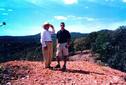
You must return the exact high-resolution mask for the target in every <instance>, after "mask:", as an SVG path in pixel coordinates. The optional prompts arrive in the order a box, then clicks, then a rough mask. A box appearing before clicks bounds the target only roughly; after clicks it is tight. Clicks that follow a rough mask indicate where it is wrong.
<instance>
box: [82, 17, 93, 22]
mask: <svg viewBox="0 0 126 85" xmlns="http://www.w3.org/2000/svg"><path fill="white" fill-rule="evenodd" d="M84 18H85V19H86V20H87V21H94V20H95V19H94V18H91V17H84Z"/></svg>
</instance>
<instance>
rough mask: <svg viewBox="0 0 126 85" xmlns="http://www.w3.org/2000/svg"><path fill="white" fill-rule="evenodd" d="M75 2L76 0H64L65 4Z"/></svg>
mask: <svg viewBox="0 0 126 85" xmlns="http://www.w3.org/2000/svg"><path fill="white" fill-rule="evenodd" d="M77 2H78V0H64V3H65V4H75V3H77Z"/></svg>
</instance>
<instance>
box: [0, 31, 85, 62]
mask: <svg viewBox="0 0 126 85" xmlns="http://www.w3.org/2000/svg"><path fill="white" fill-rule="evenodd" d="M86 35H87V34H82V33H71V36H72V39H75V38H79V37H84V36H86ZM52 38H53V40H54V41H55V39H56V35H53V36H52ZM41 53H42V52H41V44H40V34H36V35H31V36H0V62H5V61H9V60H22V59H23V60H42V57H41V56H42V54H41Z"/></svg>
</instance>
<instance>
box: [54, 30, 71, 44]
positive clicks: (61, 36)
mask: <svg viewBox="0 0 126 85" xmlns="http://www.w3.org/2000/svg"><path fill="white" fill-rule="evenodd" d="M56 38H57V39H58V43H66V42H67V41H68V40H69V39H70V38H71V35H70V33H69V31H67V30H65V29H64V30H60V31H58V32H57V35H56Z"/></svg>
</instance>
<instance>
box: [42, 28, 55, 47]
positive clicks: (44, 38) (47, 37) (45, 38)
mask: <svg viewBox="0 0 126 85" xmlns="http://www.w3.org/2000/svg"><path fill="white" fill-rule="evenodd" d="M54 33H55V32H52V31H48V30H44V31H43V32H41V39H40V42H41V44H42V47H45V46H46V44H45V42H46V41H52V38H51V35H52V34H54Z"/></svg>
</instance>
